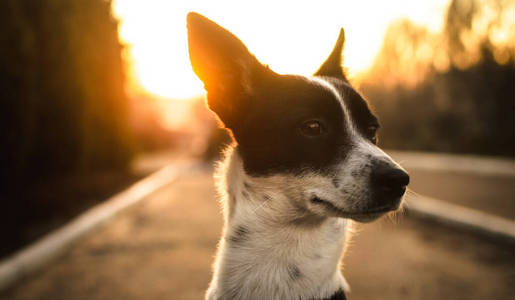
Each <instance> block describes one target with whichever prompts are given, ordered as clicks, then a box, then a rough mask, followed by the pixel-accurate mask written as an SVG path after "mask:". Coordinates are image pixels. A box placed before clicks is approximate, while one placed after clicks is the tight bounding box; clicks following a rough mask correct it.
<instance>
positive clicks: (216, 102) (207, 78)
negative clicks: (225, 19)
mask: <svg viewBox="0 0 515 300" xmlns="http://www.w3.org/2000/svg"><path fill="white" fill-rule="evenodd" d="M187 27H188V46H189V55H190V61H191V65H192V67H193V71H194V72H195V74H197V76H198V77H199V78H200V79H201V80H202V81H203V82H204V88H205V89H206V91H207V103H208V106H209V108H210V109H211V110H212V111H213V112H215V113H216V114H217V115H218V117H219V118H220V119H221V121H222V122H223V123H224V124H225V126H226V127H228V128H231V129H233V128H234V127H236V126H238V123H239V122H241V121H242V120H243V118H244V117H245V112H246V111H247V110H248V105H249V103H248V102H249V98H250V95H251V94H252V89H253V86H252V85H253V80H254V77H255V76H256V73H257V72H260V71H261V70H262V69H266V68H265V67H264V66H263V65H261V64H260V63H259V61H258V60H257V59H256V58H255V57H254V56H253V55H252V54H251V53H250V52H249V51H248V49H247V47H246V46H245V45H244V44H243V43H242V42H241V41H240V40H239V39H238V38H237V37H236V36H234V35H233V34H232V33H230V32H229V31H227V30H226V29H224V28H222V27H221V26H220V25H218V24H216V23H215V22H213V21H211V20H209V19H208V18H206V17H204V16H202V15H200V14H197V13H194V12H190V13H189V14H188V16H187Z"/></svg>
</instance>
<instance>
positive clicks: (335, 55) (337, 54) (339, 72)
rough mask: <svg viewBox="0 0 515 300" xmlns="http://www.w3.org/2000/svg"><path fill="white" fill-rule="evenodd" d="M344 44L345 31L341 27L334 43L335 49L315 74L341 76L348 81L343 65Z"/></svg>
mask: <svg viewBox="0 0 515 300" xmlns="http://www.w3.org/2000/svg"><path fill="white" fill-rule="evenodd" d="M344 44H345V32H344V31H343V28H341V29H340V34H339V35H338V40H336V44H335V45H334V48H333V51H332V52H331V54H329V57H328V58H327V59H326V60H325V62H324V63H323V64H322V66H320V68H319V69H318V70H317V71H316V72H315V74H314V75H315V76H331V77H337V78H341V79H343V80H345V81H347V78H346V77H345V72H344V70H343V67H342V63H343V58H342V56H343V55H342V51H343V46H344Z"/></svg>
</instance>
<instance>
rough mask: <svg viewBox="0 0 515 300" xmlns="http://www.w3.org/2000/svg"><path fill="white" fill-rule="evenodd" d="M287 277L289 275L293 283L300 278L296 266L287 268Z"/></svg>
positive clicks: (300, 274)
mask: <svg viewBox="0 0 515 300" xmlns="http://www.w3.org/2000/svg"><path fill="white" fill-rule="evenodd" d="M288 275H290V278H291V280H293V281H295V280H298V279H299V278H300V277H302V273H301V272H300V270H299V267H297V266H296V265H289V266H288Z"/></svg>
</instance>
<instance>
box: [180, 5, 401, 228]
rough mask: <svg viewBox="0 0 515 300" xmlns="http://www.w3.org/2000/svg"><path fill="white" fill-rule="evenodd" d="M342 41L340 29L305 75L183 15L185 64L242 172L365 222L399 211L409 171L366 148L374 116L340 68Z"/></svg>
mask: <svg viewBox="0 0 515 300" xmlns="http://www.w3.org/2000/svg"><path fill="white" fill-rule="evenodd" d="M344 39H345V38H344V33H343V30H341V32H340V35H339V37H338V40H337V42H336V45H335V47H334V49H333V51H332V52H331V54H330V55H329V57H328V58H327V60H326V61H325V62H324V63H323V64H322V66H321V67H320V68H319V69H318V71H316V72H315V74H314V75H313V76H311V77H305V76H296V75H280V74H277V73H275V72H273V71H272V70H270V69H269V68H268V67H266V66H264V65H262V64H261V63H260V62H259V61H258V60H257V59H256V58H255V57H254V56H253V55H252V54H251V53H250V52H249V51H248V50H247V47H246V46H245V45H244V44H243V43H242V42H241V41H240V40H239V39H238V38H237V37H235V36H234V35H233V34H231V33H230V32H229V31H227V30H225V29H224V28H222V27H220V26H219V25H217V24H216V23H214V22H212V21H210V20H209V19H207V18H205V17H203V16H201V15H199V14H196V13H190V14H189V15H188V42H189V53H190V59H191V64H192V66H193V70H194V71H195V73H196V74H197V75H198V77H199V78H200V79H201V80H202V81H203V82H204V86H205V89H206V91H207V103H208V106H209V108H210V109H211V110H212V111H213V112H215V113H216V114H217V115H218V117H219V118H220V120H221V121H222V122H223V123H224V124H225V126H226V127H227V128H228V129H230V130H231V131H232V134H233V137H234V139H235V140H236V142H237V144H238V146H237V151H238V153H239V154H240V156H241V158H242V161H243V166H244V170H245V172H246V173H247V174H248V175H249V176H254V177H261V178H271V177H274V176H276V177H277V176H280V177H282V178H287V179H288V180H287V182H288V184H289V185H290V186H289V187H287V188H289V189H294V190H296V193H297V194H298V195H297V196H296V197H294V198H295V200H294V201H296V203H295V205H296V207H300V208H301V209H302V210H304V211H306V212H309V214H312V215H316V216H339V217H345V218H351V219H354V220H358V221H370V220H373V219H375V218H377V217H379V216H381V215H382V214H384V213H386V212H389V211H392V210H396V209H397V208H398V207H399V205H400V203H401V200H402V196H403V194H404V192H405V189H406V186H407V184H408V182H409V177H408V175H407V174H406V172H405V171H404V170H403V169H402V168H401V167H400V166H399V165H397V164H396V163H395V162H394V161H393V160H392V159H391V158H390V157H389V156H388V155H386V154H385V153H384V152H383V151H381V150H380V149H379V148H378V147H377V145H376V144H377V140H376V136H377V130H378V128H379V123H378V120H377V118H376V117H375V116H374V114H373V113H372V112H371V110H370V109H369V106H368V104H367V102H366V101H365V100H364V99H363V97H362V96H361V95H360V94H359V93H358V92H357V91H356V90H355V89H354V88H353V87H352V86H351V84H350V83H349V81H348V80H347V78H346V76H345V74H344V71H343V69H342V66H341V64H342V50H343V45H344Z"/></svg>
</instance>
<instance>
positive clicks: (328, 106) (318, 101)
mask: <svg viewBox="0 0 515 300" xmlns="http://www.w3.org/2000/svg"><path fill="white" fill-rule="evenodd" d="M254 93H255V94H254V95H253V96H252V100H251V101H249V102H250V103H251V107H249V109H248V110H247V111H244V112H238V113H242V114H245V118H240V119H242V120H244V122H243V123H242V124H238V126H236V127H235V128H232V131H233V133H234V137H235V138H236V141H237V142H238V148H237V149H238V151H239V153H240V154H241V156H242V159H243V163H244V167H245V171H247V173H249V174H252V175H267V174H271V173H294V174H299V173H302V172H303V171H305V170H308V169H309V170H316V171H320V172H324V173H325V172H330V167H331V166H332V165H333V164H334V163H335V162H337V161H339V160H341V159H343V158H344V157H345V153H346V152H347V151H348V149H350V148H351V146H352V145H351V143H350V138H349V134H348V132H347V131H346V126H345V117H344V112H343V110H342V107H341V105H340V103H339V102H338V99H337V98H336V96H335V95H334V94H333V93H332V92H331V91H330V90H328V89H326V88H324V87H321V86H319V85H317V84H316V83H313V82H309V81H307V80H306V79H305V78H303V77H298V76H292V75H276V76H274V77H273V78H265V79H263V80H262V81H261V82H260V83H259V85H258V86H257V87H255V88H254ZM309 120H316V121H318V122H320V123H321V124H322V126H323V128H324V133H323V134H321V135H319V136H314V137H313V136H305V135H303V134H302V132H301V130H300V127H301V126H302V125H303V123H304V122H306V121H309Z"/></svg>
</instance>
